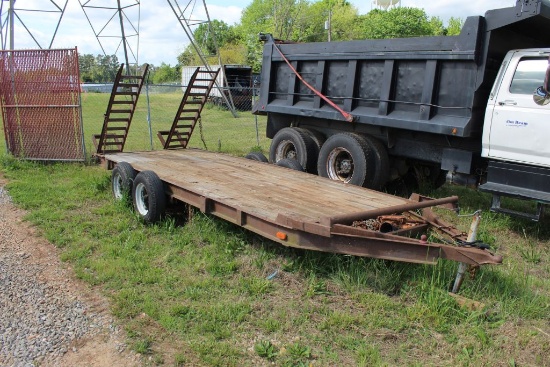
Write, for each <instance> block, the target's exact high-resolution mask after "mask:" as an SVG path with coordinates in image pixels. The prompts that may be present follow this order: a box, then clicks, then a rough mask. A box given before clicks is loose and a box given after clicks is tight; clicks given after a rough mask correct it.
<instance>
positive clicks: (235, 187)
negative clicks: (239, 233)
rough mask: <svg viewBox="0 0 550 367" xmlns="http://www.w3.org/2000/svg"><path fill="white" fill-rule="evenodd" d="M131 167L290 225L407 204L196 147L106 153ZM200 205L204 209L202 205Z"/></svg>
mask: <svg viewBox="0 0 550 367" xmlns="http://www.w3.org/2000/svg"><path fill="white" fill-rule="evenodd" d="M106 159H108V160H110V161H114V162H122V161H124V162H128V163H130V164H131V165H132V166H133V167H134V168H135V169H136V170H138V171H143V170H152V171H154V172H155V173H157V175H158V176H159V177H160V178H161V179H162V180H163V181H165V182H167V183H170V184H172V185H174V186H177V187H181V188H183V189H185V190H189V191H192V192H195V193H197V194H199V195H201V196H203V197H205V198H208V199H211V200H215V201H217V202H220V203H223V204H225V205H228V206H231V207H233V208H237V209H238V210H241V211H242V212H246V213H250V214H253V215H256V216H258V217H259V218H264V219H266V220H269V221H273V222H275V221H276V220H277V217H278V216H279V215H281V216H286V217H289V218H292V220H293V221H294V222H295V223H300V222H301V223H313V224H315V223H320V221H321V218H324V217H329V216H334V215H345V214H348V213H355V212H364V211H369V210H375V209H379V208H385V207H388V206H396V205H400V204H406V203H410V201H409V200H407V199H403V198H399V197H395V196H391V195H388V194H384V193H381V192H377V191H373V190H368V189H365V188H362V187H358V186H353V185H346V184H343V183H340V182H335V181H331V180H328V179H325V178H321V177H318V176H315V175H311V174H307V173H302V172H297V171H293V170H289V169H286V168H282V167H278V166H275V165H267V164H265V163H261V162H257V161H253V160H248V159H244V158H241V157H233V156H229V155H225V154H219V153H212V152H206V151H201V150H196V149H185V150H181V151H166V150H162V151H153V152H136V153H117V154H108V155H106ZM201 209H203V208H201Z"/></svg>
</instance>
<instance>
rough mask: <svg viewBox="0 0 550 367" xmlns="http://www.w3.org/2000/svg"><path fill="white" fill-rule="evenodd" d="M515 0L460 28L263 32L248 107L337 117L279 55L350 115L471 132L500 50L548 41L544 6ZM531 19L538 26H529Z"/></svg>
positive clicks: (478, 122)
mask: <svg viewBox="0 0 550 367" xmlns="http://www.w3.org/2000/svg"><path fill="white" fill-rule="evenodd" d="M520 3H521V4H520ZM518 4H520V5H521V6H518V7H513V8H505V9H498V10H494V11H490V12H488V13H487V14H486V16H485V17H479V16H476V17H469V18H468V19H467V20H466V22H465V24H464V27H463V29H462V32H461V34H460V35H458V36H453V37H419V38H407V39H391V40H363V41H349V42H331V43H329V42H322V43H306V44H277V43H276V42H274V41H273V40H269V41H268V42H267V43H266V44H265V47H264V54H263V66H262V89H261V92H260V101H259V103H258V104H257V105H256V106H255V112H257V113H276V114H285V115H294V116H304V117H314V118H319V119H330V120H342V121H343V120H344V117H343V116H342V115H341V114H340V113H338V112H337V111H336V110H335V109H334V108H333V107H330V106H329V105H328V104H327V103H326V102H324V101H323V100H322V99H321V98H320V97H318V96H316V95H315V94H314V93H313V92H312V91H311V90H310V89H308V88H307V87H306V86H305V85H304V83H302V82H300V81H299V79H298V78H297V77H296V75H295V74H294V73H293V72H292V71H291V68H290V67H289V66H288V64H287V62H286V61H285V58H286V59H287V60H288V62H289V63H290V64H291V65H292V66H293V67H294V68H295V69H296V70H297V72H298V73H299V74H301V76H302V77H303V78H304V79H305V80H306V81H307V82H308V83H309V84H311V85H312V86H314V87H315V88H316V89H317V90H319V91H320V92H321V93H323V94H324V95H326V96H327V97H329V98H330V99H331V100H332V101H333V102H335V103H336V104H337V105H338V106H339V107H340V108H342V109H343V110H344V111H347V112H350V113H351V114H352V115H353V116H354V118H355V121H356V122H357V123H362V124H371V125H377V126H381V127H389V128H398V129H406V130H413V131H422V132H428V133H435V134H445V135H455V136H460V137H470V136H477V135H479V134H480V132H481V129H482V125H483V115H484V111H485V105H486V103H487V98H488V96H489V91H490V89H491V86H492V83H493V81H494V79H495V77H496V73H497V72H498V68H499V66H500V63H501V61H502V59H503V58H504V55H505V54H506V52H507V51H508V50H510V49H514V48H531V47H547V46H548V45H550V43H549V36H548V35H547V34H546V33H548V32H546V33H544V32H542V29H544V27H547V29H548V27H550V20H549V18H550V17H549V16H548V13H549V11H548V6H547V5H545V4H544V3H542V2H537V1H527V2H525V1H518ZM535 27H536V29H541V31H540V32H536V33H534V34H532V32H530V29H533V28H535ZM277 48H278V49H279V50H280V51H281V53H282V54H283V55H284V58H283V56H282V55H281V53H280V52H279V51H278V49H277Z"/></svg>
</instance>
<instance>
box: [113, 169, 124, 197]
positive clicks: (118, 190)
mask: <svg viewBox="0 0 550 367" xmlns="http://www.w3.org/2000/svg"><path fill="white" fill-rule="evenodd" d="M122 186H123V183H122V176H121V175H120V174H116V175H115V176H114V177H113V195H114V197H115V199H117V200H120V199H122V197H123V194H122V192H123V191H124V190H123V189H122Z"/></svg>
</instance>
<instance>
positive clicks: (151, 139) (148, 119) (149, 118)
mask: <svg viewBox="0 0 550 367" xmlns="http://www.w3.org/2000/svg"><path fill="white" fill-rule="evenodd" d="M145 96H146V97H147V125H148V126H149V143H150V144H151V150H153V128H152V127H151V105H150V103H149V76H147V82H146V83H145Z"/></svg>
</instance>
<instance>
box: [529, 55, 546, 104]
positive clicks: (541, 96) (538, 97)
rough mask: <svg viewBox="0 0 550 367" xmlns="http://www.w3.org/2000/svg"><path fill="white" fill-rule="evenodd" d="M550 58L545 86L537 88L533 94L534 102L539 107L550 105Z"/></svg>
mask: <svg viewBox="0 0 550 367" xmlns="http://www.w3.org/2000/svg"><path fill="white" fill-rule="evenodd" d="M549 91H550V57H548V66H547V67H546V74H545V76H544V84H543V85H542V86H540V87H538V88H537V90H536V91H535V93H534V94H533V101H535V103H536V104H538V105H539V106H545V105H547V104H548V103H550V92H549Z"/></svg>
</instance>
